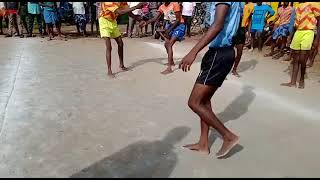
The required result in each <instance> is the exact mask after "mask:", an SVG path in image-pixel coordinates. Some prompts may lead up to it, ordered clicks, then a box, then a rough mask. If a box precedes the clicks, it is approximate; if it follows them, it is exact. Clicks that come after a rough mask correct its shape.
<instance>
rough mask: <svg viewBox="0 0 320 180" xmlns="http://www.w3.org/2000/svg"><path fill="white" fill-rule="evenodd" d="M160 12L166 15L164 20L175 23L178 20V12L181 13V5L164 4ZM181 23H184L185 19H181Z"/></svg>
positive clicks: (173, 3)
mask: <svg viewBox="0 0 320 180" xmlns="http://www.w3.org/2000/svg"><path fill="white" fill-rule="evenodd" d="M158 11H159V12H160V13H161V14H163V15H164V20H167V21H169V22H170V23H174V22H175V21H176V20H177V17H176V14H175V13H176V12H181V9H180V5H179V4H178V3H177V2H171V3H170V4H169V5H168V6H166V5H165V4H162V5H161V6H160V7H159V9H158ZM180 23H184V20H183V18H180Z"/></svg>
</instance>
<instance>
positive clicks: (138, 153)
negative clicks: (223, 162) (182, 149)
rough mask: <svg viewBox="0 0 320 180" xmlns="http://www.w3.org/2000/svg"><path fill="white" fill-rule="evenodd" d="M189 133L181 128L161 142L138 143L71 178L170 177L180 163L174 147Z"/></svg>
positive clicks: (186, 129)
mask: <svg viewBox="0 0 320 180" xmlns="http://www.w3.org/2000/svg"><path fill="white" fill-rule="evenodd" d="M189 132H190V128H188V127H177V128H174V129H172V130H171V131H170V132H169V133H168V134H167V136H166V137H165V138H164V139H162V140H160V141H153V142H148V141H138V142H136V143H133V144H131V145H129V146H127V147H125V148H123V149H121V150H120V151H119V152H117V153H115V154H113V155H111V156H109V157H106V158H104V159H102V160H100V161H98V162H96V163H95V164H93V165H91V166H89V167H87V168H85V169H83V170H81V171H80V172H77V173H75V174H73V175H72V176H71V178H102V177H104V178H129V177H130V178H138V177H140V178H151V177H162V178H165V177H169V176H170V174H171V173H172V171H173V168H174V167H175V165H176V163H177V161H178V158H177V155H176V153H175V152H174V151H173V149H174V145H175V144H176V143H178V142H179V141H181V140H182V139H183V138H184V137H185V136H186V135H187V134H188V133H189Z"/></svg>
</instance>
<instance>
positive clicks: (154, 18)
mask: <svg viewBox="0 0 320 180" xmlns="http://www.w3.org/2000/svg"><path fill="white" fill-rule="evenodd" d="M160 17H161V13H160V12H159V11H158V12H157V15H156V16H155V17H153V18H152V19H149V20H148V21H146V22H144V23H142V24H140V27H143V26H145V25H147V24H150V23H153V22H156V21H158V20H159V19H160Z"/></svg>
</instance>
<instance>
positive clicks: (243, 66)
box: [238, 59, 258, 73]
mask: <svg viewBox="0 0 320 180" xmlns="http://www.w3.org/2000/svg"><path fill="white" fill-rule="evenodd" d="M257 64H258V61H257V60H254V59H251V60H250V61H243V62H240V64H239V67H238V72H239V73H240V72H245V71H247V70H254V69H255V68H256V66H257Z"/></svg>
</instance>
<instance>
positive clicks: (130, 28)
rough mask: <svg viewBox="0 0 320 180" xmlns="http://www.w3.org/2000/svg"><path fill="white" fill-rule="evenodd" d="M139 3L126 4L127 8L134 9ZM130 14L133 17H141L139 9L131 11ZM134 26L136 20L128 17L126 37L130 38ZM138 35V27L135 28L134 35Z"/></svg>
mask: <svg viewBox="0 0 320 180" xmlns="http://www.w3.org/2000/svg"><path fill="white" fill-rule="evenodd" d="M139 3H140V2H128V5H129V7H130V8H131V7H134V6H136V5H138V4H139ZM132 14H134V15H135V16H141V14H142V10H141V9H136V10H134V11H132ZM135 24H136V20H135V19H134V18H132V17H129V27H128V37H129V38H132V32H133V28H134V25H135ZM138 33H139V27H138V26H137V27H136V34H138Z"/></svg>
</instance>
